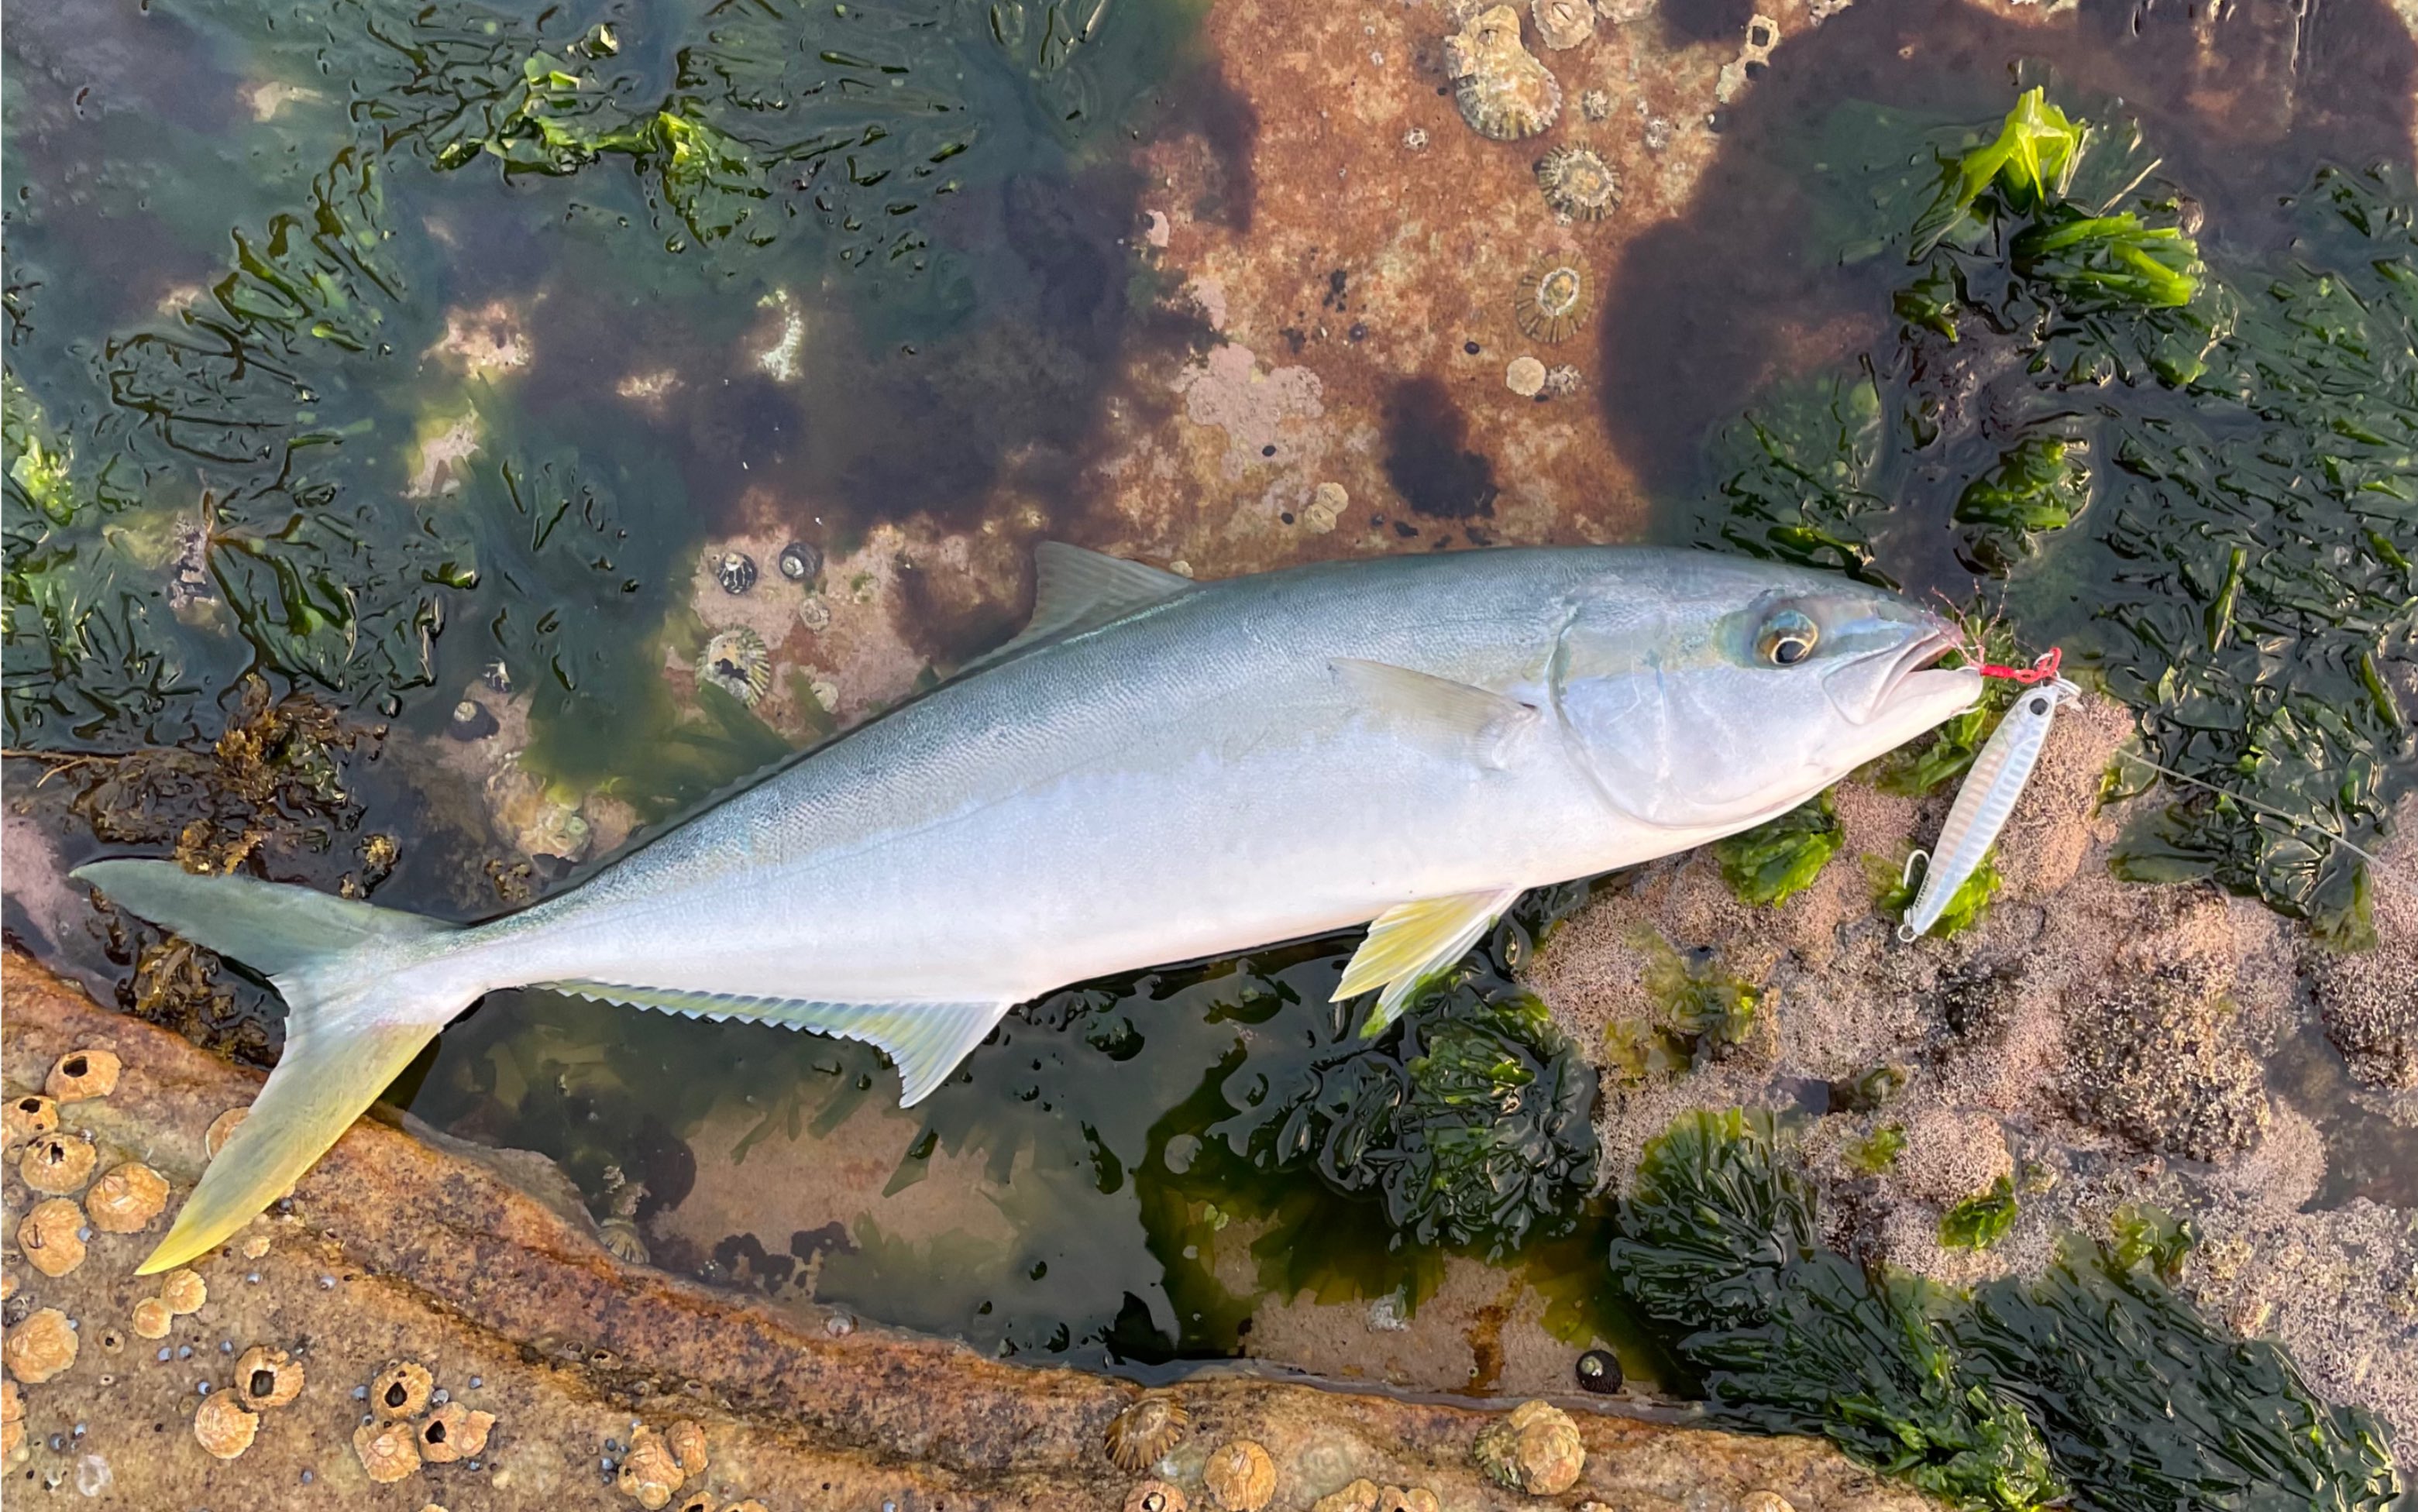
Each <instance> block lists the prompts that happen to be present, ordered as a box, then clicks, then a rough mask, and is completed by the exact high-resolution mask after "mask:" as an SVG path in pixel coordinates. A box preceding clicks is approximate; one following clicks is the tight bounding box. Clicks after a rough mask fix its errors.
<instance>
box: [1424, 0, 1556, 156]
mask: <svg viewBox="0 0 2418 1512" xmlns="http://www.w3.org/2000/svg"><path fill="white" fill-rule="evenodd" d="M1444 63H1445V73H1446V76H1447V77H1449V78H1450V79H1451V80H1452V93H1453V102H1454V103H1455V104H1457V105H1459V106H1460V107H1461V118H1462V120H1464V121H1467V122H1468V123H1469V128H1470V130H1473V131H1476V132H1477V134H1478V135H1480V136H1483V137H1491V138H1492V139H1493V140H1494V141H1497V142H1517V141H1519V140H1520V139H1521V138H1522V137H1529V136H1535V135H1536V134H1537V133H1538V132H1539V131H1542V130H1545V129H1546V128H1547V127H1549V126H1551V125H1553V120H1554V118H1555V117H1556V116H1558V115H1561V113H1562V86H1561V84H1560V83H1559V82H1557V81H1556V80H1555V79H1554V78H1553V71H1552V70H1551V69H1547V68H1546V67H1545V66H1544V65H1543V64H1542V63H1539V62H1538V61H1537V59H1536V56H1535V54H1533V53H1530V52H1529V51H1528V50H1527V49H1526V48H1524V47H1523V46H1521V45H1520V12H1518V11H1517V10H1514V9H1512V8H1510V7H1509V6H1496V7H1494V8H1492V9H1490V10H1485V11H1481V12H1479V13H1478V14H1477V15H1476V16H1474V17H1472V18H1470V22H1469V24H1468V25H1466V26H1464V27H1462V29H1461V31H1460V32H1459V33H1458V34H1456V35H1454V36H1452V37H1447V38H1445V43H1444Z"/></svg>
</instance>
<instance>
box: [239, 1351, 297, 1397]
mask: <svg viewBox="0 0 2418 1512" xmlns="http://www.w3.org/2000/svg"><path fill="white" fill-rule="evenodd" d="M235 1390H236V1395H237V1397H241V1398H242V1399H243V1404H244V1405H245V1406H246V1407H249V1408H251V1409H252V1410H253V1411H254V1412H259V1411H261V1410H262V1409H264V1408H268V1407H283V1406H284V1405H285V1404H286V1403H287V1402H290V1401H292V1400H293V1399H294V1398H295V1397H299V1396H300V1395H302V1362H301V1361H299V1360H297V1359H296V1358H294V1356H292V1355H291V1354H288V1353H286V1352H284V1351H283V1350H272V1349H269V1348H268V1347H267V1346H266V1345H261V1344H254V1345H253V1347H252V1348H250V1349H248V1350H246V1351H244V1352H243V1356H242V1358H240V1359H238V1360H237V1361H236V1362H235Z"/></svg>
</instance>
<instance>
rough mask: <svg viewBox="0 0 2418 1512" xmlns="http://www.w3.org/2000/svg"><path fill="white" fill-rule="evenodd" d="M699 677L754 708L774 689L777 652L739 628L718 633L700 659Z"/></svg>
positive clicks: (739, 626) (744, 627)
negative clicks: (774, 652)
mask: <svg viewBox="0 0 2418 1512" xmlns="http://www.w3.org/2000/svg"><path fill="white" fill-rule="evenodd" d="M696 678H697V680H698V681H699V682H710V683H712V684H713V685H714V686H715V687H717V688H720V689H721V690H722V691H723V692H725V693H727V694H728V695H730V696H732V697H733V698H736V699H738V700H739V701H740V702H741V703H742V704H745V705H747V706H749V707H750V708H753V707H754V706H755V705H756V703H757V701H758V700H759V699H761V698H762V697H763V696H764V695H765V694H767V693H769V692H771V691H772V687H773V653H772V651H771V650H770V649H767V648H766V647H765V645H764V637H763V636H761V635H759V634H756V632H754V631H752V630H750V629H748V628H747V627H746V626H745V625H736V626H733V627H732V628H730V629H728V630H725V631H720V632H718V633H716V634H715V635H714V637H713V638H712V640H709V641H707V642H706V643H705V651H704V653H703V654H702V655H700V656H698V657H697V659H696Z"/></svg>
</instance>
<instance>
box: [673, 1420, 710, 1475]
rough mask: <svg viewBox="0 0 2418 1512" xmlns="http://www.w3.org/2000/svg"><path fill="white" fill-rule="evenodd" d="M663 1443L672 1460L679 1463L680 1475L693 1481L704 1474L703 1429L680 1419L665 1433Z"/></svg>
mask: <svg viewBox="0 0 2418 1512" xmlns="http://www.w3.org/2000/svg"><path fill="white" fill-rule="evenodd" d="M664 1443H666V1445H667V1446H668V1447H669V1448H670V1449H671V1452H672V1458H673V1459H676V1460H678V1461H680V1467H681V1474H682V1475H684V1476H686V1477H687V1478H689V1479H691V1480H694V1479H696V1477H697V1476H699V1475H702V1474H705V1466H706V1459H705V1429H703V1428H699V1427H697V1426H696V1424H695V1423H693V1422H691V1421H689V1420H688V1419H687V1418H681V1420H680V1421H679V1422H677V1423H674V1424H673V1425H672V1426H671V1428H669V1429H667V1430H666V1432H665V1434H664Z"/></svg>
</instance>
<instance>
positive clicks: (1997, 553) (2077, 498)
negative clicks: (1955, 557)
mask: <svg viewBox="0 0 2418 1512" xmlns="http://www.w3.org/2000/svg"><path fill="white" fill-rule="evenodd" d="M2090 477H2091V468H2090V461H2089V447H2088V445H2087V444H2085V443H2083V442H2080V441H2076V440H2073V439H2070V438H2068V437H2065V436H2061V435H2027V436H2025V437H2023V438H2022V439H2021V440H2019V441H2017V442H2016V443H2015V444H2014V445H2013V446H2012V447H2010V448H2008V449H2007V451H2005V452H2004V453H2002V454H2001V455H2000V456H1999V458H1998V466H1997V467H1996V468H1994V469H1992V470H1991V471H1990V472H1988V473H1986V474H1984V475H1982V477H1979V478H1976V479H1974V480H1973V481H1971V482H1969V483H1967V484H1966V485H1965V491H1964V492H1963V493H1962V494H1960V495H1958V496H1957V497H1956V508H1955V512H1954V518H1955V521H1956V523H1957V524H1959V525H1961V526H1965V527H1968V529H1967V534H1966V541H1965V551H1966V554H1967V557H1968V559H1972V560H1977V561H1979V562H1981V563H1982V564H1983V565H1984V566H1985V567H1990V568H1993V570H2003V568H2004V566H2005V565H2006V564H2009V563H2012V562H2013V561H2015V560H2017V559H2020V558H2021V557H2028V556H2030V555H2031V554H2032V553H2033V552H2035V551H2037V550H2039V549H2040V548H2039V546H2038V544H2037V542H2036V541H2035V538H2036V537H2037V536H2038V535H2040V534H2041V533H2042V532H2043V531H2048V530H2062V529H2064V528H2065V527H2067V526H2070V525H2072V524H2073V523H2074V520H2075V519H2077V518H2078V517H2079V516H2080V515H2081V513H2082V512H2083V509H2084V508H2085V506H2087V505H2088V504H2089V502H2090Z"/></svg>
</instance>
